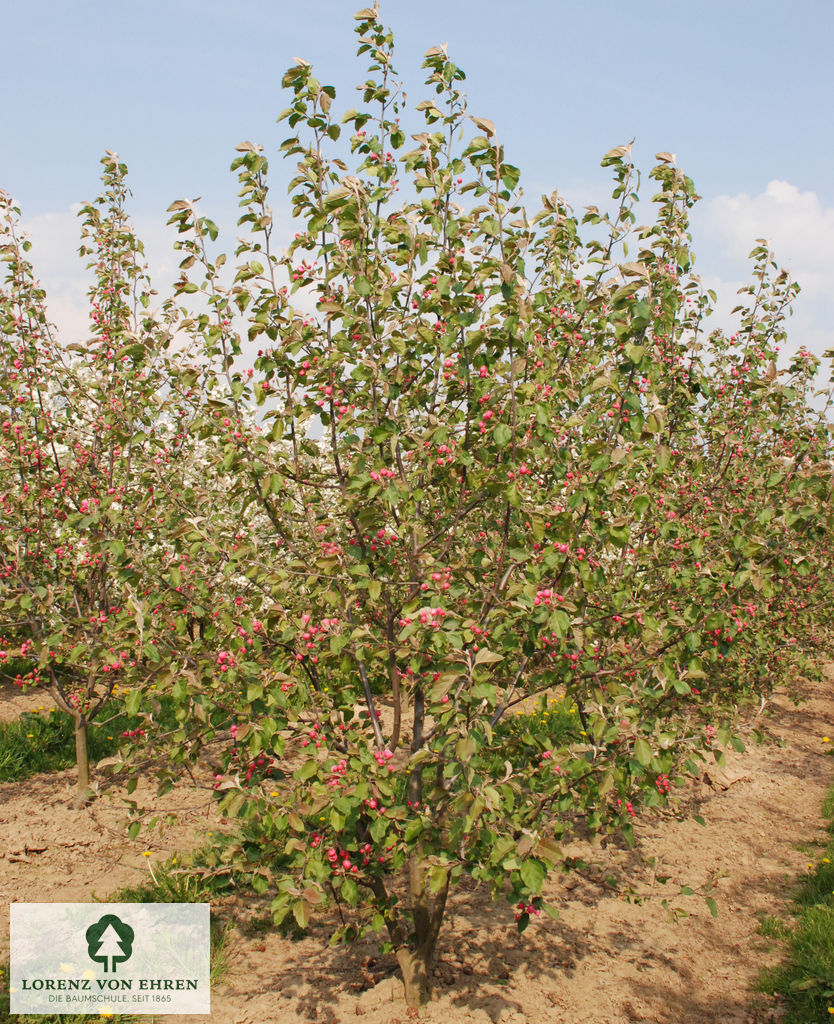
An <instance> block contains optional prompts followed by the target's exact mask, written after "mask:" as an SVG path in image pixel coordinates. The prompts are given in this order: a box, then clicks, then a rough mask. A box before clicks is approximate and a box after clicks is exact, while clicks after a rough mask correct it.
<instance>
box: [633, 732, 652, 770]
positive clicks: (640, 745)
mask: <svg viewBox="0 0 834 1024" xmlns="http://www.w3.org/2000/svg"><path fill="white" fill-rule="evenodd" d="M634 756H635V757H636V758H637V760H638V761H639V762H640V764H642V765H643V767H644V768H647V767H648V766H649V765H650V764H651V762H652V757H653V756H654V755H653V754H652V748H651V746H650V745H649V744H648V743H647V742H646V741H645V740H644V739H643V738H642V737H641V738H639V739H636V740H635V741H634Z"/></svg>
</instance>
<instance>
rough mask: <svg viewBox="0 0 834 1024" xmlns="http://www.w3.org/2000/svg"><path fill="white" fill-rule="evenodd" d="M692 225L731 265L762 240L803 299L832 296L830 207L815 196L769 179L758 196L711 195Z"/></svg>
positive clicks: (833, 218) (833, 223)
mask: <svg viewBox="0 0 834 1024" xmlns="http://www.w3.org/2000/svg"><path fill="white" fill-rule="evenodd" d="M693 221H694V222H695V223H697V224H698V225H699V228H702V229H704V230H706V231H707V233H708V234H710V235H711V236H712V237H713V238H714V239H715V240H716V241H717V242H718V243H719V245H720V247H721V250H722V254H723V256H724V257H725V258H729V259H732V260H734V261H737V260H745V259H746V257H747V254H748V253H749V252H750V250H751V249H752V248H753V246H754V244H755V240H756V239H757V238H764V239H766V240H767V241H768V242H769V243H770V245H771V247H772V248H773V250H774V252H775V255H776V259H777V262H778V263H779V264H780V265H781V266H784V267H785V268H786V269H787V270H788V271H789V273H790V274H791V276H792V277H793V279H794V280H795V281H798V282H799V284H800V286H801V287H802V291H803V294H804V295H805V296H807V297H808V298H817V297H826V298H830V297H831V296H832V295H834V207H825V206H823V204H822V202H821V201H820V199H819V197H818V196H817V194H816V193H815V192H800V190H799V189H798V188H797V187H796V186H795V185H791V184H790V183H789V182H787V181H778V180H774V181H771V182H770V183H769V185H768V186H767V188H766V189H765V190H764V192H761V193H760V194H759V195H755V196H749V195H748V194H747V193H746V192H741V193H739V194H738V195H734V196H727V195H721V196H716V198H715V199H712V200H709V201H708V202H706V203H704V204H703V205H702V206H701V207H700V208H699V209H697V210H696V214H695V216H694V217H693Z"/></svg>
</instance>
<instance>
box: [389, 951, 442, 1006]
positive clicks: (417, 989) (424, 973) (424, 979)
mask: <svg viewBox="0 0 834 1024" xmlns="http://www.w3.org/2000/svg"><path fill="white" fill-rule="evenodd" d="M433 960H434V957H433V956H432V961H433ZM397 963H398V964H399V965H400V974H401V975H402V979H403V987H404V989H405V1003H406V1006H408V1007H409V1009H411V1008H416V1007H420V1006H424V1005H425V1004H426V1003H427V1002H428V1001H429V999H430V997H431V969H432V964H431V963H429V962H428V961H427V959H426V956H425V955H424V953H423V951H421V950H419V949H416V950H415V949H409V948H408V947H407V946H403V947H402V948H401V949H398V950H397Z"/></svg>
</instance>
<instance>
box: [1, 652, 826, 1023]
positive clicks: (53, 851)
mask: <svg viewBox="0 0 834 1024" xmlns="http://www.w3.org/2000/svg"><path fill="white" fill-rule="evenodd" d="M832 682H834V678H832V672H831V670H830V669H829V671H828V673H827V675H826V678H825V680H824V681H823V682H821V683H815V684H808V685H807V687H806V690H805V692H806V694H807V698H808V699H807V701H806V702H804V703H802V704H800V705H798V706H796V705H794V704H792V703H791V702H789V701H787V700H785V699H779V700H777V701H776V702H775V703H774V706H773V708H772V711H773V713H772V714H771V715H768V716H766V717H765V718H764V719H763V720H762V719H760V720H759V721H757V722H756V723H755V725H756V727H758V728H763V731H764V733H765V734H766V737H767V738H766V740H765V742H764V743H762V744H756V743H754V742H748V745H747V749H746V751H745V752H744V753H742V754H738V753H733V752H731V753H728V755H727V764H726V767H725V768H723V769H717V768H716V769H708V770H707V772H706V774H705V775H703V776H702V778H701V779H700V780H699V782H698V783H695V784H692V785H691V786H690V787H689V789H688V790H687V797H686V801H685V805H684V806H685V810H686V811H687V814H688V817H687V818H686V819H685V820H675V818H674V817H672V816H671V815H667V816H664V817H660V818H655V819H654V820H653V821H651V822H646V823H639V824H638V826H637V829H636V831H637V835H638V839H639V842H638V844H637V847H636V849H635V850H634V851H628V850H626V849H623V850H622V851H620V852H619V853H618V854H616V855H614V856H613V857H611V858H610V859H609V861H608V864H609V870H612V869H613V871H621V872H622V874H623V877H625V878H627V879H630V880H631V889H632V895H631V900H630V901H629V900H627V899H624V898H623V897H622V892H621V893H620V894H619V895H617V894H615V893H613V892H612V890H610V889H609V888H608V887H607V886H606V885H605V883H604V882H603V880H602V879H601V878H600V877H598V876H596V875H594V874H593V872H589V873H586V874H583V875H576V874H574V875H571V876H568V878H567V880H566V882H564V883H563V882H560V880H559V879H558V878H553V879H552V880H550V881H548V883H547V885H546V890H545V891H546V895H547V897H548V898H549V899H550V900H551V901H552V902H553V903H554V904H556V905H557V906H559V907H560V908H561V916H560V919H559V920H550V919H548V918H542V919H538V920H537V921H536V922H535V924H534V925H532V926H531V927H530V928H529V929H528V931H527V932H526V933H525V934H524V935H521V936H519V935H518V934H517V933H516V928H515V924H514V922H513V920H512V914H511V912H510V910H509V909H508V908H506V907H501V906H497V905H494V904H493V903H492V902H491V900H490V899H489V897H488V895H487V894H484V895H483V896H482V897H480V896H478V894H477V893H476V892H475V891H474V888H475V887H474V883H469V885H467V887H466V888H467V891H466V892H465V893H463V894H462V898H461V899H453V900H452V904H451V907H450V914H449V919H448V921H447V922H446V924H447V927H446V928H445V929H444V932H443V933H442V935H441V942H440V949H439V954H438V961H437V965H436V969H435V994H434V1000H433V1001H432V1003H430V1004H429V1005H428V1006H427V1007H425V1008H424V1009H423V1010H422V1011H421V1017H422V1019H424V1020H427V1021H444V1022H447V1024H456V1022H461V1024H462V1022H464V1021H473V1022H474V1021H477V1022H484V1024H488V1022H498V1021H502V1022H516V1024H522V1022H524V1024H536V1022H542V1024H544V1022H545V1021H547V1022H564V1024H574V1022H577V1021H583V1022H584V1021H587V1022H593V1024H627V1022H628V1024H631V1022H635V1021H652V1022H662V1024H666V1022H668V1024H673V1022H674V1024H689V1022H691V1024H702V1022H713V1021H714V1022H719V1021H720V1022H722V1024H754V1022H756V1024H758V1022H765V1021H771V1020H776V1019H780V1018H781V1013H780V1011H779V1009H778V1005H779V1004H778V1000H775V999H774V998H773V997H770V996H765V995H762V994H761V993H760V992H757V991H756V990H755V984H756V981H757V979H758V978H759V976H760V975H761V972H762V970H763V969H765V968H767V967H770V966H773V965H774V964H776V963H777V962H778V961H779V959H780V957H781V956H783V955H784V944H783V943H780V942H778V941H774V940H772V939H770V938H767V937H765V936H764V935H763V934H761V922H762V920H763V919H765V918H786V917H788V914H789V906H790V889H791V884H792V883H793V881H794V880H795V879H796V877H797V876H799V875H801V874H802V873H803V872H805V871H807V869H808V867H809V865H810V864H811V863H812V862H814V861H815V860H817V859H818V858H819V853H820V846H821V845H822V841H823V832H822V829H821V825H820V806H821V804H822V801H823V799H824V796H825V793H826V790H827V788H828V787H829V785H830V783H831V759H830V758H829V757H827V756H825V755H826V751H827V749H828V745H827V743H826V742H824V738H825V737H826V735H827V730H830V728H831V721H832V692H831V691H832ZM46 703H47V706H48V699H47V702H46ZM41 704H44V700H43V699H38V698H37V696H36V695H35V696H34V697H33V695H32V694H30V695H18V696H14V697H13V696H11V695H10V694H6V693H4V701H3V705H2V718H3V719H5V720H8V719H9V718H10V717H12V716H13V715H14V714H15V713H17V712H19V711H20V710H30V709H32V708H37V707H38V706H39V705H41ZM753 724H754V723H752V721H751V722H748V723H747V726H746V728H745V729H743V730H742V735H745V738H747V737H748V736H749V734H750V732H751V728H752V725H753ZM195 781H196V782H197V784H196V785H193V786H183V787H180V788H178V789H177V790H175V791H174V792H173V793H171V794H168V795H167V796H166V797H165V798H164V799H162V800H160V801H157V804H156V807H155V809H156V810H158V811H160V812H173V813H174V814H175V816H176V821H175V823H174V824H170V825H164V826H163V827H161V828H160V829H159V830H155V831H154V832H151V833H143V834H142V836H141V837H140V838H138V839H137V840H136V841H135V842H131V841H129V840H128V839H127V838H126V834H125V822H126V814H125V811H124V805H123V803H122V802H121V800H120V799H119V794H118V793H117V792H112V793H111V792H108V793H106V794H105V795H103V796H102V797H101V798H100V799H98V800H96V801H95V802H94V803H93V804H92V805H91V806H90V807H88V808H85V809H74V808H73V807H72V805H71V801H70V799H69V798H70V796H71V791H72V786H73V777H72V772H71V771H64V772H58V773H54V774H41V775H38V776H35V777H33V778H30V779H27V780H26V781H23V782H19V783H7V784H5V785H2V786H0V862H1V863H2V870H0V904H3V907H2V913H3V915H4V921H3V922H2V924H0V934H1V935H3V937H4V938H3V941H5V936H7V935H8V919H7V915H8V910H7V907H6V906H5V905H6V904H8V903H9V902H12V901H16V900H24V901H33V902H35V901H49V900H55V901H87V900H90V899H93V898H96V899H102V900H106V899H108V897H112V894H113V893H115V892H116V891H117V890H121V889H123V888H125V887H134V888H135V887H137V886H139V885H142V884H143V883H147V882H148V881H150V870H151V868H154V869H155V871H156V872H157V873H159V872H160V868H162V877H169V878H170V877H173V878H176V877H177V876H176V870H177V867H176V865H175V864H174V863H173V859H174V858H175V857H176V858H179V859H181V858H184V857H187V854H188V851H189V850H192V849H194V848H196V847H199V845H200V843H201V842H202V841H204V840H205V839H206V837H207V834H208V833H209V832H211V831H213V830H214V829H216V828H220V827H222V823H221V819H220V817H219V815H218V812H217V809H216V803H215V802H214V801H213V800H212V793H211V788H210V776H209V774H208V772H207V771H206V772H205V774H204V777H200V775H197V776H196V778H195ZM201 784H202V787H204V788H201ZM140 795H141V794H140ZM694 815H699V816H701V817H702V818H703V819H704V821H705V823H706V824H705V825H704V826H701V825H700V824H698V823H697V822H696V821H695V820H693V816H694ZM148 854H149V855H148ZM589 859H590V858H589ZM165 864H167V865H168V871H167V872H166V871H165V868H164V865H165ZM664 877H668V881H666V882H665V883H664V884H661V883H660V882H659V881H658V879H660V878H664ZM711 882H714V883H715V886H714V889H713V890H712V891H713V893H714V896H715V899H716V901H717V905H718V916H717V918H713V917H712V916H711V915H710V913H709V911H708V909H707V907H706V905H705V903H704V900H703V898H702V896H701V895H698V894H695V895H691V896H686V895H684V896H680V895H676V894H677V893H679V891H680V888H681V886H686V885H688V886H690V887H692V888H693V889H695V890H697V891H698V892H701V891H704V889H705V887H706V886H708V885H709V884H710V883H711ZM184 884H186V885H187V884H188V883H184ZM623 889H625V887H623ZM205 898H206V899H209V898H211V897H205ZM664 898H666V899H668V900H669V907H664V906H663V905H662V903H661V901H662V900H663V899H664ZM212 903H213V909H214V910H215V912H216V914H217V916H218V918H219V919H220V921H221V922H225V923H226V925H227V931H226V941H225V943H224V950H223V958H224V968H223V970H222V971H221V972H220V976H219V978H218V980H217V982H216V984H215V985H214V989H213V992H212V1014H211V1018H210V1019H211V1021H212V1022H216V1024H261V1022H264V1021H275V1022H276V1024H290V1022H295V1021H317V1022H326V1024H336V1022H338V1021H346V1020H348V1019H353V1018H354V1017H356V1016H359V1017H363V1018H364V1019H365V1020H366V1021H367V1024H383V1022H384V1024H393V1022H395V1021H397V1020H402V1021H405V1020H407V1019H409V1018H408V1015H407V1011H406V1009H405V1006H404V1004H403V1001H402V985H401V982H400V981H399V980H398V979H397V978H396V977H395V970H394V968H395V961H394V960H393V958H389V959H386V958H385V957H381V956H380V955H379V954H378V951H377V946H376V944H375V943H374V942H372V941H368V942H367V943H360V945H359V947H354V948H353V949H349V948H348V949H345V948H342V947H337V948H335V949H330V948H328V945H327V937H328V926H330V927H332V924H331V923H329V922H328V921H327V920H321V921H319V922H316V923H315V924H314V925H313V926H311V927H310V929H309V930H308V932H307V933H306V934H305V935H303V936H302V935H300V934H299V933H298V932H295V933H294V934H292V933H290V932H289V930H286V929H285V934H284V935H281V934H279V933H277V932H276V931H274V930H273V929H272V928H271V924H270V916H269V912H268V901H267V902H265V903H263V904H259V902H258V899H257V897H253V896H251V895H249V896H240V897H237V896H235V895H229V896H223V897H221V898H219V899H217V898H215V899H213V900H212ZM671 908H676V909H677V910H678V911H686V912H687V916H682V915H678V916H677V920H676V919H675V915H674V914H673V913H672V912H671ZM363 945H364V947H365V948H363ZM4 952H5V951H4ZM87 1019H89V1020H94V1019H96V1018H87ZM146 1019H147V1018H146ZM205 1019H207V1018H198V1017H194V1018H183V1020H188V1021H194V1022H195V1024H196V1022H197V1021H198V1020H205Z"/></svg>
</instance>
